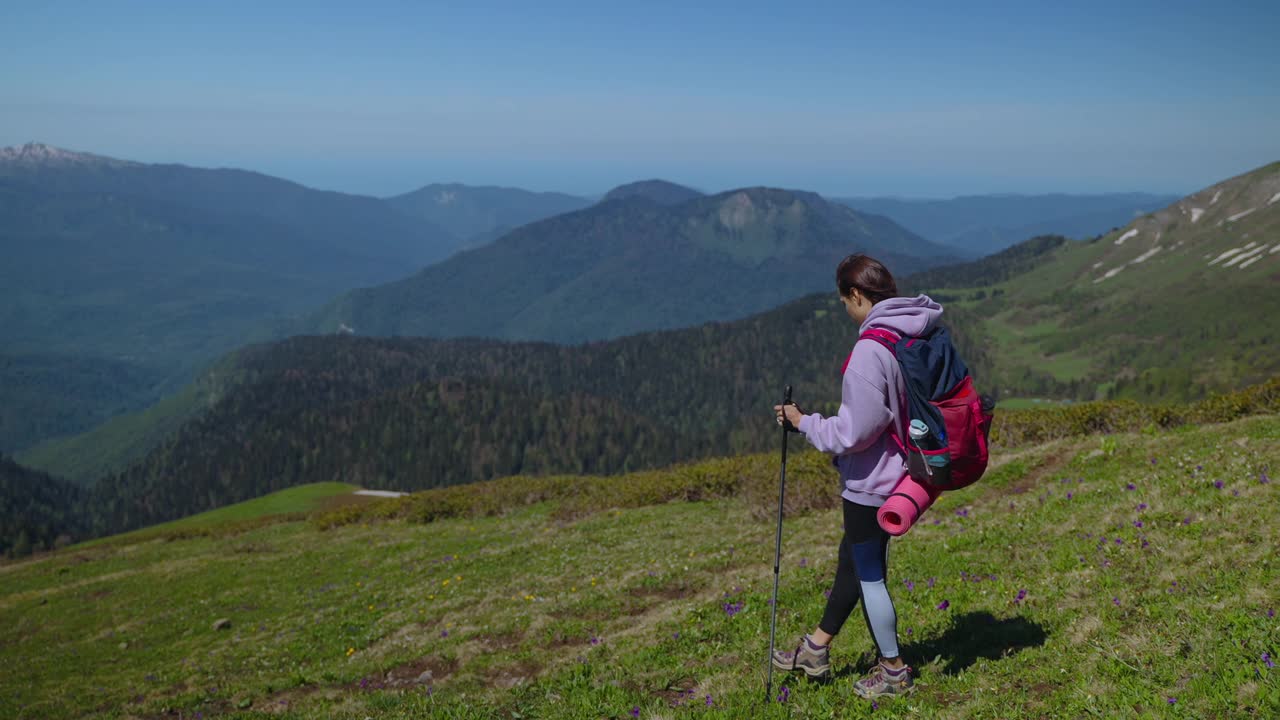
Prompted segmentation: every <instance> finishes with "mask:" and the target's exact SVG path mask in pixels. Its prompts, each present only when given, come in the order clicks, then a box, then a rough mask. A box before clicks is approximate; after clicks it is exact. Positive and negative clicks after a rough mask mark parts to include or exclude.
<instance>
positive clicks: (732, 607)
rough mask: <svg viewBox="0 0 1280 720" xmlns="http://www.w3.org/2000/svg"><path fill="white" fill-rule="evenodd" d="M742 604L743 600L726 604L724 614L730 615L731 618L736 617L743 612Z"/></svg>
mask: <svg viewBox="0 0 1280 720" xmlns="http://www.w3.org/2000/svg"><path fill="white" fill-rule="evenodd" d="M742 604H743V603H742V601H741V600H739V601H738V602H736V603H725V604H724V614H725V615H728V616H729V617H733V616H734V615H737V614H738V613H740V612H742Z"/></svg>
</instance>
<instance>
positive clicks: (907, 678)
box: [853, 663, 916, 700]
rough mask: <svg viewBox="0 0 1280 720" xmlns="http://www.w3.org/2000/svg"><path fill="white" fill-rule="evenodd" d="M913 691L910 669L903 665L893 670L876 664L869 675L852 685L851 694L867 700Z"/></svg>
mask: <svg viewBox="0 0 1280 720" xmlns="http://www.w3.org/2000/svg"><path fill="white" fill-rule="evenodd" d="M915 689H916V685H915V683H914V682H913V681H912V680H911V668H910V667H908V666H906V665H903V666H902V669H901V670H893V669H891V668H889V667H887V666H886V665H885V664H884V663H876V666H875V667H874V668H872V669H871V674H869V675H867V676H866V677H864V678H862V679H861V680H859V681H857V682H855V683H854V684H853V692H854V693H856V694H857V695H858V696H859V697H864V698H866V699H868V700H873V699H875V698H881V697H891V696H894V695H907V694H909V693H910V692H911V691H912V690H915Z"/></svg>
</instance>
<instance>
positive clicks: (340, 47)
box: [0, 0, 1280, 198]
mask: <svg viewBox="0 0 1280 720" xmlns="http://www.w3.org/2000/svg"><path fill="white" fill-rule="evenodd" d="M1278 16H1280V11H1278V10H1277V9H1276V8H1275V7H1274V6H1271V5H1265V4H1256V5H1253V4H1250V5H1248V6H1245V7H1238V8H1232V9H1231V10H1230V11H1229V12H1222V11H1217V10H1214V9H1210V8H1205V7H1204V6H1201V5H1196V4H1192V3H1186V2H1162V3H1128V4H1124V5H1119V4H1116V3H1101V2H1093V3H1078V4H1072V5H1071V6H1069V7H1057V8H1044V7H1028V6H1022V5H1013V6H1006V5H1004V4H1002V3H997V2H979V3H974V4H969V5H965V6H954V5H952V4H946V3H927V4H925V5H924V6H915V7H911V8H885V7H860V6H859V7H854V6H849V5H846V4H838V5H832V6H829V7H827V6H794V7H792V6H788V7H786V8H783V7H781V6H775V5H753V4H751V3H732V4H729V3H718V2H717V3H706V4H699V5H698V6H696V7H688V6H685V5H676V4H673V3H651V4H646V5H643V6H628V7H624V8H612V7H602V6H599V5H598V4H595V3H585V2H562V3H550V4H543V5H538V6H536V7H534V6H527V5H525V4H518V3H501V2H498V3H476V4H468V5H466V6H455V5H444V4H437V3H424V4H415V5H409V6H405V5H403V4H399V3H386V2H384V3H374V4H372V5H369V6H362V7H361V8H358V9H357V8H350V7H327V6H323V5H321V6H315V5H312V4H309V3H308V4H302V3H294V2H282V3H273V4H270V5H249V4H243V3H228V4H224V5H219V6H218V7H196V6H186V5H182V4H177V5H175V4H172V3H160V2H154V1H150V0H145V1H143V0H139V1H134V2H114V3H103V4H97V5H93V6H79V7H75V6H71V5H65V4H60V3H45V4H38V5H30V6H16V7H15V6H7V7H5V8H3V9H0V21H2V22H3V23H4V25H5V27H6V28H7V29H8V30H9V32H8V33H7V37H8V40H7V43H6V47H5V48H4V49H3V50H0V58H3V60H4V62H3V63H0V98H3V99H0V138H2V139H3V142H4V144H6V145H19V144H22V143H25V142H27V141H32V140H34V141H39V142H44V143H47V144H50V145H55V146H58V147H64V148H67V149H72V150H80V151H85V152H92V153H96V154H101V155H108V156H113V157H121V158H126V159H130V160H137V161H141V162H160V163H168V162H172V163H182V164H187V165H193V166H202V167H237V168H244V169H248V170H255V171H258V172H263V173H266V174H269V175H275V176H278V177H283V178H287V179H289V180H293V181H295V182H299V183H302V184H304V185H308V186H310V187H316V188H321V189H329V190H340V191H344V192H352V193H360V194H367V195H376V196H388V195H395V194H399V193H404V192H408V191H410V190H413V189H415V188H418V187H421V186H422V185H424V184H429V183H435V182H461V183H465V184H469V185H504V186H512V187H520V188H525V189H529V190H538V191H557V192H565V193H571V194H575V195H596V194H600V193H603V192H605V191H607V190H608V189H609V188H611V187H614V186H617V185H619V184H622V183H626V182H630V181H634V180H637V179H645V178H654V177H657V178H663V179H667V180H671V181H673V182H678V183H681V184H685V185H689V186H691V187H697V188H700V189H704V190H708V191H716V190H722V189H729V188H735V187H744V186H752V185H769V186H775V187H788V188H799V189H806V190H813V191H816V192H820V193H822V194H823V195H827V196H834V197H843V196H888V197H902V198H950V197H955V196H960V195H980V194H993V193H999V194H1043V193H1050V192H1054V193H1070V194H1098V193H1112V192H1147V193H1159V194H1172V195H1184V194H1186V193H1189V192H1193V191H1195V190H1197V189H1199V188H1201V187H1204V186H1206V185H1209V184H1212V183H1214V182H1217V181H1219V180H1222V179H1225V178H1227V177H1231V176H1234V175H1238V174H1240V173H1243V172H1247V171H1249V170H1251V169H1253V168H1256V167H1258V166H1261V165H1264V164H1266V163H1269V162H1272V161H1275V160H1277V159H1280V134H1277V133H1275V132H1274V127H1273V126H1274V122H1273V121H1272V120H1271V118H1273V117H1275V116H1277V115H1280V94H1278V93H1276V92H1275V91H1274V89H1273V88H1274V86H1275V79H1276V77H1277V74H1278V73H1277V71H1280V60H1278V59H1277V56H1276V54H1275V53H1274V51H1273V50H1272V49H1271V42H1270V38H1269V34H1268V29H1269V28H1270V27H1273V26H1274V20H1275V19H1277V17H1278Z"/></svg>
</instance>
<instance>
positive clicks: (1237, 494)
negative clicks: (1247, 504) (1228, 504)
mask: <svg viewBox="0 0 1280 720" xmlns="http://www.w3.org/2000/svg"><path fill="white" fill-rule="evenodd" d="M1231 497H1240V491H1239V490H1232V491H1231Z"/></svg>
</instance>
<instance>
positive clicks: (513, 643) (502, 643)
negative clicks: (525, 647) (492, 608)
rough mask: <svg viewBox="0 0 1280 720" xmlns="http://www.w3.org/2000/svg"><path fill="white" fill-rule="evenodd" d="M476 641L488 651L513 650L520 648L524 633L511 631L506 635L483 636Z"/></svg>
mask: <svg viewBox="0 0 1280 720" xmlns="http://www.w3.org/2000/svg"><path fill="white" fill-rule="evenodd" d="M476 639H477V640H479V641H480V642H481V643H483V644H484V645H485V647H487V648H489V649H490V650H513V649H515V648H518V647H520V643H521V642H523V641H524V633H523V632H517V631H512V632H508V633H497V634H494V635H483V636H481V637H478V638H476Z"/></svg>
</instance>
